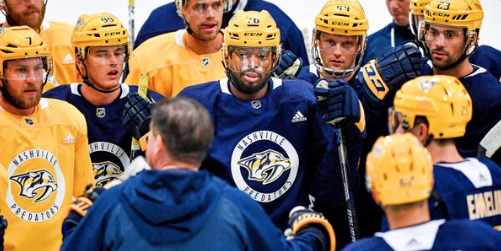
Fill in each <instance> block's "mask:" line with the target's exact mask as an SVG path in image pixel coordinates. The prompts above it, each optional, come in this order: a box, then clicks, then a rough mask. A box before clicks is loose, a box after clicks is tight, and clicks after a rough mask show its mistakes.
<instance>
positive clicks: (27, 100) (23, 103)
mask: <svg viewBox="0 0 501 251" xmlns="http://www.w3.org/2000/svg"><path fill="white" fill-rule="evenodd" d="M2 82H3V87H2V88H1V91H2V96H3V98H4V99H5V100H6V101H7V102H9V103H10V104H11V105H12V106H14V107H16V108H17V109H29V108H32V107H35V106H36V105H38V103H39V102H40V99H41V98H42V87H41V85H36V84H28V85H27V86H26V88H24V89H23V90H22V91H21V93H22V94H20V95H19V96H16V97H14V96H12V95H11V94H10V92H9V84H8V83H7V80H2ZM26 89H35V90H36V92H37V93H36V95H35V96H28V97H25V96H24V95H23V94H24V91H25V90H26Z"/></svg>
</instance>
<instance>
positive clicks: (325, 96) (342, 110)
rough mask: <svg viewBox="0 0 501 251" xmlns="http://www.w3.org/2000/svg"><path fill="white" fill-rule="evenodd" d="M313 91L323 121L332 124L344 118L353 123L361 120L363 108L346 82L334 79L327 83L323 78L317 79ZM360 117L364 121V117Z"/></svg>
mask: <svg viewBox="0 0 501 251" xmlns="http://www.w3.org/2000/svg"><path fill="white" fill-rule="evenodd" d="M314 92H315V95H316V96H317V99H318V100H317V109H318V111H319V113H320V114H321V115H322V117H323V120H324V122H326V123H330V124H334V123H337V122H339V121H342V120H345V121H346V122H348V123H351V124H355V123H358V122H360V121H361V118H362V114H363V108H362V105H361V103H360V102H359V101H358V96H357V93H356V92H355V90H353V88H351V86H350V85H349V84H348V82H346V81H344V80H336V81H333V82H330V83H328V82H327V80H325V79H319V80H318V81H317V82H316V83H315V89H314ZM362 119H363V120H364V121H365V118H362ZM364 124H365V122H364Z"/></svg>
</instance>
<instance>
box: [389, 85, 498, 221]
mask: <svg viewBox="0 0 501 251" xmlns="http://www.w3.org/2000/svg"><path fill="white" fill-rule="evenodd" d="M390 110H391V112H390V113H389V114H390V119H389V121H390V122H391V123H390V126H389V127H390V131H391V132H405V131H409V132H411V133H412V134H414V135H415V136H416V137H417V138H418V139H419V141H420V142H421V143H422V144H423V145H425V146H426V148H427V149H428V150H429V152H430V154H431V157H432V160H433V163H434V167H435V168H434V171H433V174H434V176H435V185H434V190H435V191H436V192H437V193H438V195H439V197H440V199H441V200H440V202H441V203H437V204H438V206H435V204H436V199H435V198H434V197H433V196H432V197H431V198H430V202H429V204H430V206H431V209H430V210H431V211H430V212H431V217H432V219H442V218H445V219H461V218H462V219H470V220H483V221H485V222H487V223H489V224H490V225H492V226H499V227H501V197H500V196H499V195H501V168H500V167H499V166H498V165H496V164H494V162H492V161H490V160H488V159H477V158H466V159H465V158H463V157H461V155H460V154H459V152H458V149H457V148H456V143H455V142H456V141H457V140H459V138H460V137H462V136H463V135H464V134H465V131H466V125H467V124H468V122H470V119H471V116H472V101H471V98H470V96H469V94H468V92H467V91H466V89H465V88H464V87H463V85H462V84H461V82H459V80H458V79H457V78H455V77H452V76H441V75H435V76H424V77H419V78H416V79H414V80H411V81H409V82H407V83H405V84H404V85H403V86H402V88H401V89H400V90H399V91H398V92H397V94H396V95H395V101H394V108H393V109H390Z"/></svg>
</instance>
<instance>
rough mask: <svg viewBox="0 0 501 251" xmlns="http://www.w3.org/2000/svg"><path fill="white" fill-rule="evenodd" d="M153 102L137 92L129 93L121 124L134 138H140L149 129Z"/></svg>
mask: <svg viewBox="0 0 501 251" xmlns="http://www.w3.org/2000/svg"><path fill="white" fill-rule="evenodd" d="M153 106H154V104H153V103H150V102H148V101H147V100H145V99H144V98H142V97H141V96H139V94H137V93H129V95H128V96H127V103H126V104H125V110H124V113H123V115H122V125H123V126H124V128H125V129H126V130H127V132H129V133H130V134H131V135H132V136H133V137H134V138H136V139H141V137H143V136H144V135H146V134H147V133H148V132H149V131H150V121H151V110H152V109H153Z"/></svg>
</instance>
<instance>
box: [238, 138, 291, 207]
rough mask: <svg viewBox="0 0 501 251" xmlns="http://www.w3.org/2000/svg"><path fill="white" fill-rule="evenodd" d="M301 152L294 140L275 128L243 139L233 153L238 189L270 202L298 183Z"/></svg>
mask: <svg viewBox="0 0 501 251" xmlns="http://www.w3.org/2000/svg"><path fill="white" fill-rule="evenodd" d="M298 171H299V156H298V154H297V151H296V149H295V148H294V146H293V145H292V144H291V142H290V141H289V140H288V139H287V138H286V137H283V136H282V135H280V134H278V133H275V132H273V131H268V130H263V131H255V132H252V133H250V134H247V135H245V136H244V137H242V139H241V140H239V141H238V142H237V143H236V145H235V148H234V149H233V153H232V154H231V175H232V177H233V181H234V182H235V184H236V186H237V187H238V189H240V190H241V191H243V192H244V193H246V194H248V195H249V196H250V197H251V198H252V199H254V200H255V201H258V202H261V203H268V202H272V201H274V200H277V199H278V198H280V197H282V196H283V195H284V194H286V193H287V192H288V191H289V190H290V189H291V187H293V186H294V185H295V183H297V182H296V178H297V174H298Z"/></svg>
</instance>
